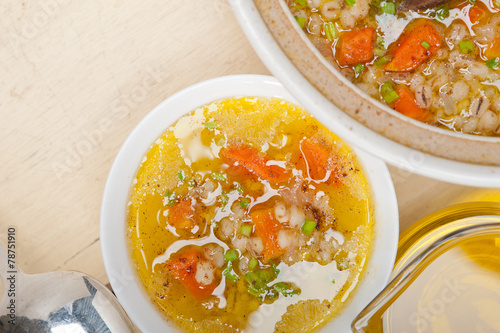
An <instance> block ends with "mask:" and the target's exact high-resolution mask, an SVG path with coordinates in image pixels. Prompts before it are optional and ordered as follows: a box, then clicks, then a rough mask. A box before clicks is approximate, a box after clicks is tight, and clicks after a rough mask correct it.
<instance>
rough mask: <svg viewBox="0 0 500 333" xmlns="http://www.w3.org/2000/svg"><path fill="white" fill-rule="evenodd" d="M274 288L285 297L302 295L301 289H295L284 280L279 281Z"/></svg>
mask: <svg viewBox="0 0 500 333" xmlns="http://www.w3.org/2000/svg"><path fill="white" fill-rule="evenodd" d="M273 289H274V290H275V291H276V292H278V293H280V294H282V295H283V296H285V297H290V296H295V295H300V289H294V288H292V287H291V286H289V285H287V284H286V283H284V282H278V283H276V284H275V285H274V286H273Z"/></svg>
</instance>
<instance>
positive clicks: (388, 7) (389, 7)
mask: <svg viewBox="0 0 500 333" xmlns="http://www.w3.org/2000/svg"><path fill="white" fill-rule="evenodd" d="M380 9H382V14H389V15H394V14H396V6H395V5H394V3H393V2H382V3H381V4H380Z"/></svg>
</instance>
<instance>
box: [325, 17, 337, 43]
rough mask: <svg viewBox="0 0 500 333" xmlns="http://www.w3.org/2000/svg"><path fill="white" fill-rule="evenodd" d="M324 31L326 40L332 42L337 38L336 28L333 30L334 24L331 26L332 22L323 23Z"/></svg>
mask: <svg viewBox="0 0 500 333" xmlns="http://www.w3.org/2000/svg"><path fill="white" fill-rule="evenodd" d="M324 29H325V35H326V38H328V40H329V41H330V42H332V41H333V40H334V39H335V38H337V37H338V36H339V33H338V31H337V28H335V24H333V23H332V22H330V23H325V26H324Z"/></svg>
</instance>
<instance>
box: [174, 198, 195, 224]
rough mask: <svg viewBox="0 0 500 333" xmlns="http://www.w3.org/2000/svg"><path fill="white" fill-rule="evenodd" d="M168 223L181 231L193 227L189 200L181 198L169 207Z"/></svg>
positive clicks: (192, 213) (192, 209)
mask: <svg viewBox="0 0 500 333" xmlns="http://www.w3.org/2000/svg"><path fill="white" fill-rule="evenodd" d="M168 223H169V224H170V225H172V226H174V227H176V228H181V229H191V228H193V227H194V226H195V222H194V207H193V205H192V199H191V198H181V199H179V200H177V201H176V202H175V203H174V205H173V206H172V207H169V213H168Z"/></svg>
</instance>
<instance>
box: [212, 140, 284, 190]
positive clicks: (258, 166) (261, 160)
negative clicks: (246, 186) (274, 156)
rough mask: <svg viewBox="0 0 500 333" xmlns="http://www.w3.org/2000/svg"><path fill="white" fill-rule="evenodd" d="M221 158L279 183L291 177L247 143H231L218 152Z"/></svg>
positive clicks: (262, 177)
mask: <svg viewBox="0 0 500 333" xmlns="http://www.w3.org/2000/svg"><path fill="white" fill-rule="evenodd" d="M220 155H221V157H222V159H223V160H224V161H225V162H227V163H228V164H231V165H235V166H243V167H244V168H245V169H247V170H248V171H250V172H251V173H252V174H254V175H255V176H257V177H260V178H261V179H264V180H269V181H272V182H276V183H280V182H283V181H285V180H287V179H289V178H290V177H291V173H290V172H289V171H288V170H286V169H284V168H282V167H280V166H279V165H276V164H271V163H272V161H271V160H270V159H269V158H268V157H267V156H265V155H264V154H262V153H260V152H259V151H258V150H257V149H255V148H253V147H251V146H248V145H243V144H242V145H236V144H233V145H231V146H229V147H228V148H227V149H222V150H221V152H220Z"/></svg>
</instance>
